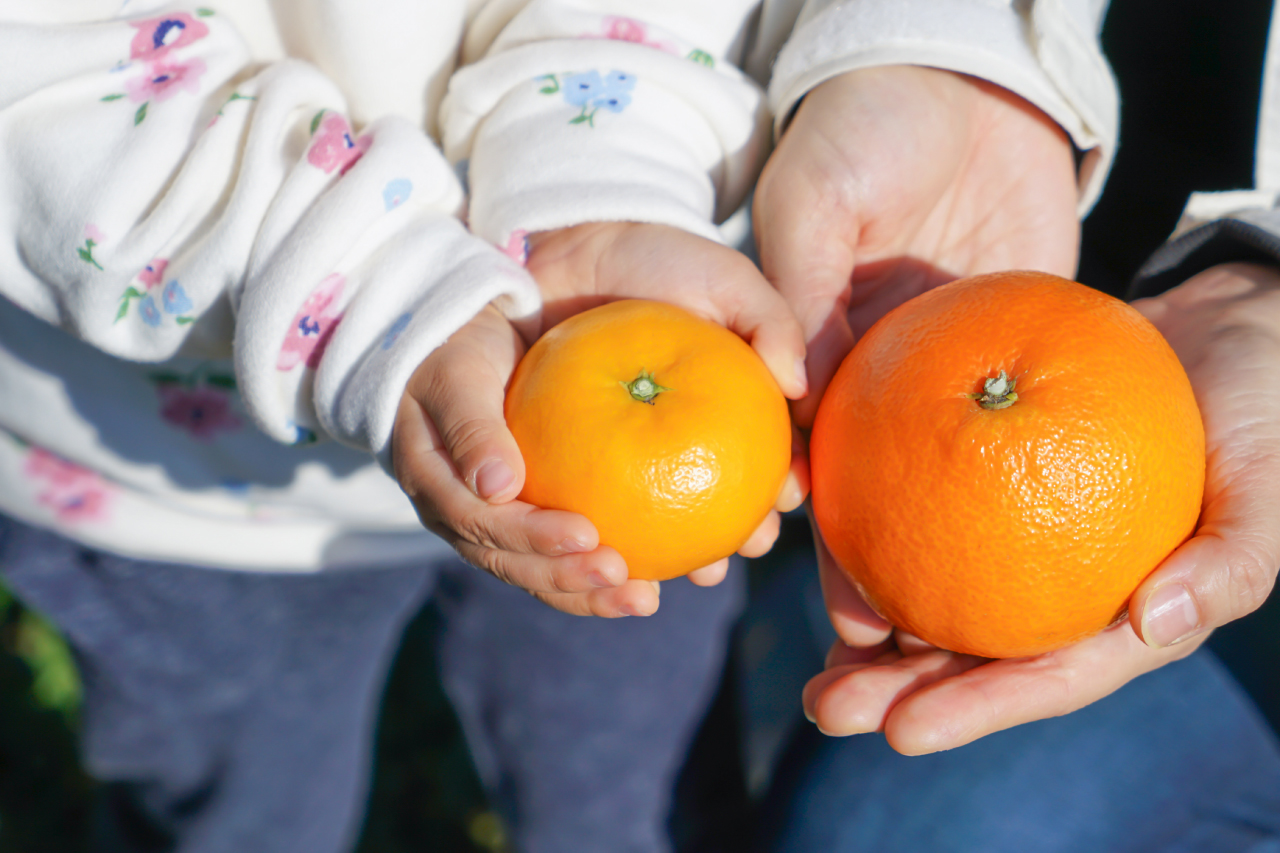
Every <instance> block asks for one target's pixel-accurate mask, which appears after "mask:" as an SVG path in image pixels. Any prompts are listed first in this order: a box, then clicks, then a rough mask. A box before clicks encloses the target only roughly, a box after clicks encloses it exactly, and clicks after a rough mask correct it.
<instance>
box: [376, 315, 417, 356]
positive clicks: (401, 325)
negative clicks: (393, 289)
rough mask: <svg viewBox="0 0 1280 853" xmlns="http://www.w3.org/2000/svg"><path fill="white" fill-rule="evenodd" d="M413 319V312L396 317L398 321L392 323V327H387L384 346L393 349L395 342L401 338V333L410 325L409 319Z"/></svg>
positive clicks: (383, 341)
mask: <svg viewBox="0 0 1280 853" xmlns="http://www.w3.org/2000/svg"><path fill="white" fill-rule="evenodd" d="M412 319H413V315H412V314H401V315H400V316H399V317H397V318H396V321H395V322H394V323H392V324H391V328H390V329H387V334H386V337H384V338H383V339H382V348H383V349H384V350H388V349H391V347H393V346H395V342H396V340H397V339H399V337H400V333H401V332H403V331H404V330H405V329H406V328H407V327H408V326H409V321H410V320H412Z"/></svg>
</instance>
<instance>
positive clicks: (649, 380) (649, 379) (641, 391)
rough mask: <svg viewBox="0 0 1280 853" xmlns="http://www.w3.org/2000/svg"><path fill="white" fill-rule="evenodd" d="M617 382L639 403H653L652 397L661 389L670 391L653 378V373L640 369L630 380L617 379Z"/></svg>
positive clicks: (659, 392) (661, 390) (660, 391)
mask: <svg viewBox="0 0 1280 853" xmlns="http://www.w3.org/2000/svg"><path fill="white" fill-rule="evenodd" d="M618 384H619V385H621V386H622V387H623V388H626V389H627V393H628V394H630V395H631V399H633V400H639V401H640V402H641V403H648V404H649V405H650V406H652V405H653V398H654V397H657V396H658V395H659V394H661V393H662V392H663V391H670V390H671V389H670V388H665V387H663V386H662V385H659V384H658V383H657V381H656V380H655V379H654V378H653V374H652V373H650V372H649V371H647V370H641V371H640V375H639V376H637V377H636V378H635V379H633V380H631V381H630V382H623V381H622V380H618Z"/></svg>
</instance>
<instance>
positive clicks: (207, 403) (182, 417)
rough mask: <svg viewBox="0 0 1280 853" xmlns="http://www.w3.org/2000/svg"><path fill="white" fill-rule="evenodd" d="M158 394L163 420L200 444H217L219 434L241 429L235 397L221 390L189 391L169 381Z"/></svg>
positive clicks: (159, 389) (199, 388) (158, 390)
mask: <svg viewBox="0 0 1280 853" xmlns="http://www.w3.org/2000/svg"><path fill="white" fill-rule="evenodd" d="M156 393H157V394H159V395H160V417H162V418H164V419H165V420H166V421H168V422H169V423H171V424H173V425H174V426H176V427H178V428H179V429H184V430H186V431H187V432H189V433H191V435H192V437H193V438H196V439H198V440H199V441H213V439H214V438H216V437H217V434H218V433H219V432H234V431H235V430H238V429H239V428H240V426H241V424H240V419H239V418H238V417H236V415H235V413H234V412H232V411H231V398H230V397H229V396H228V395H227V394H226V392H224V391H220V390H219V389H217V388H210V387H209V386H207V385H201V386H199V387H196V388H188V387H186V386H184V385H179V384H177V383H172V382H168V383H164V384H162V385H157V386H156Z"/></svg>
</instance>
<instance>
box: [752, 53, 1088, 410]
mask: <svg viewBox="0 0 1280 853" xmlns="http://www.w3.org/2000/svg"><path fill="white" fill-rule="evenodd" d="M1076 202H1077V191H1076V174H1075V162H1074V159H1073V154H1072V149H1071V143H1070V142H1069V141H1068V139H1067V137H1066V134H1064V133H1063V132H1062V130H1061V129H1060V128H1059V127H1058V126H1057V125H1056V124H1054V123H1053V122H1052V121H1051V120H1050V119H1049V118H1048V117H1047V116H1045V115H1044V113H1042V112H1040V111H1039V110H1038V109H1036V108H1035V107H1033V106H1031V105H1030V104H1029V103H1027V102H1026V101H1024V100H1022V99H1021V98H1019V97H1018V96H1016V95H1013V94H1011V93H1009V92H1007V91H1006V90H1004V89H1001V88H1000V87H999V86H995V85H992V84H990V83H985V82H981V81H978V80H975V79H973V78H970V77H965V76H963V75H960V74H954V73H952V72H950V71H940V70H937V69H933V68H920V67H914V66H887V67H883V68H868V69H862V70H859V71H851V72H848V73H846V74H842V75H840V76H839V77H835V78H832V79H831V80H828V81H827V82H825V83H823V84H821V85H820V86H818V87H817V88H815V89H814V90H813V91H812V92H810V93H809V94H808V95H806V96H805V99H804V100H803V101H802V102H801V104H800V108H799V109H798V110H797V112H796V115H795V118H794V119H793V120H792V122H791V125H790V127H789V128H788V129H787V131H786V133H784V134H783V136H782V139H781V140H780V141H779V143H778V148H777V150H776V151H774V152H773V155H772V156H771V157H770V158H769V162H768V163H767V164H766V165H765V168H764V173H763V174H762V175H761V177H760V183H759V186H758V188H757V190H756V195H755V209H754V213H755V228H756V238H757V241H758V243H759V246H760V262H761V265H762V266H763V268H764V272H765V274H766V275H767V276H768V278H769V280H770V281H771V282H773V284H774V285H775V286H776V287H777V288H778V290H779V291H780V292H781V293H782V295H783V296H784V297H786V300H787V303H788V304H789V305H790V306H791V309H792V310H793V311H794V312H795V314H796V316H797V317H798V318H799V320H800V322H801V324H803V326H804V332H805V340H806V342H807V344H808V348H809V361H808V368H809V385H810V390H811V392H812V393H810V395H809V397H808V398H807V399H806V400H805V401H804V402H802V403H800V404H798V405H796V406H795V407H793V408H794V412H795V415H796V419H797V422H798V423H800V424H801V425H802V426H806V427H807V426H809V425H810V424H812V422H813V415H814V411H815V410H816V409H817V405H818V400H819V399H820V398H821V396H822V391H823V389H824V388H825V387H826V385H827V382H828V381H830V379H831V376H832V374H834V373H835V370H836V368H837V367H838V366H839V365H840V362H841V361H842V360H843V358H844V356H845V354H846V353H848V352H849V350H850V349H851V348H852V347H853V343H854V340H856V338H857V337H858V336H859V335H861V334H862V333H863V332H865V331H866V330H867V329H868V328H870V326H871V324H872V323H874V322H875V321H876V320H878V319H879V318H880V317H881V316H882V315H884V314H885V313H886V312H888V311H889V310H890V309H892V308H893V307H895V306H897V305H898V304H900V303H902V302H905V301H906V300H908V299H910V298H911V297H913V296H915V295H917V294H919V293H921V292H922V291H925V290H928V289H929V288H931V287H937V286H938V285H940V284H943V283H945V282H947V281H950V280H951V279H953V278H957V277H959V276H963V275H971V274H975V273H980V272H991V271H994V270H1001V269H1038V270H1044V271H1046V272H1051V273H1056V274H1058V275H1062V276H1067V277H1071V276H1072V275H1073V274H1074V272H1075V264H1076V244H1077V242H1078V239H1079V225H1078V222H1077V214H1076Z"/></svg>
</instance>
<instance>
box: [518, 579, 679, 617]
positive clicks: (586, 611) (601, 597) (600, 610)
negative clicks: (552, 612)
mask: <svg viewBox="0 0 1280 853" xmlns="http://www.w3.org/2000/svg"><path fill="white" fill-rule="evenodd" d="M658 593H659V587H658V584H657V582H655V581H644V580H629V581H627V582H626V583H625V584H623V585H622V586H619V587H615V588H613V589H598V590H594V591H592V592H578V593H546V592H535V593H534V596H535V597H536V598H537V599H538V600H539V601H541V602H543V603H544V604H547V605H549V606H551V607H554V608H555V609H556V610H559V611H561V612H564V613H568V614H570V615H572V616H600V617H603V618H605V619H614V618H618V617H620V616H652V615H653V614H654V613H656V612H658V603H659V599H658Z"/></svg>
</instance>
